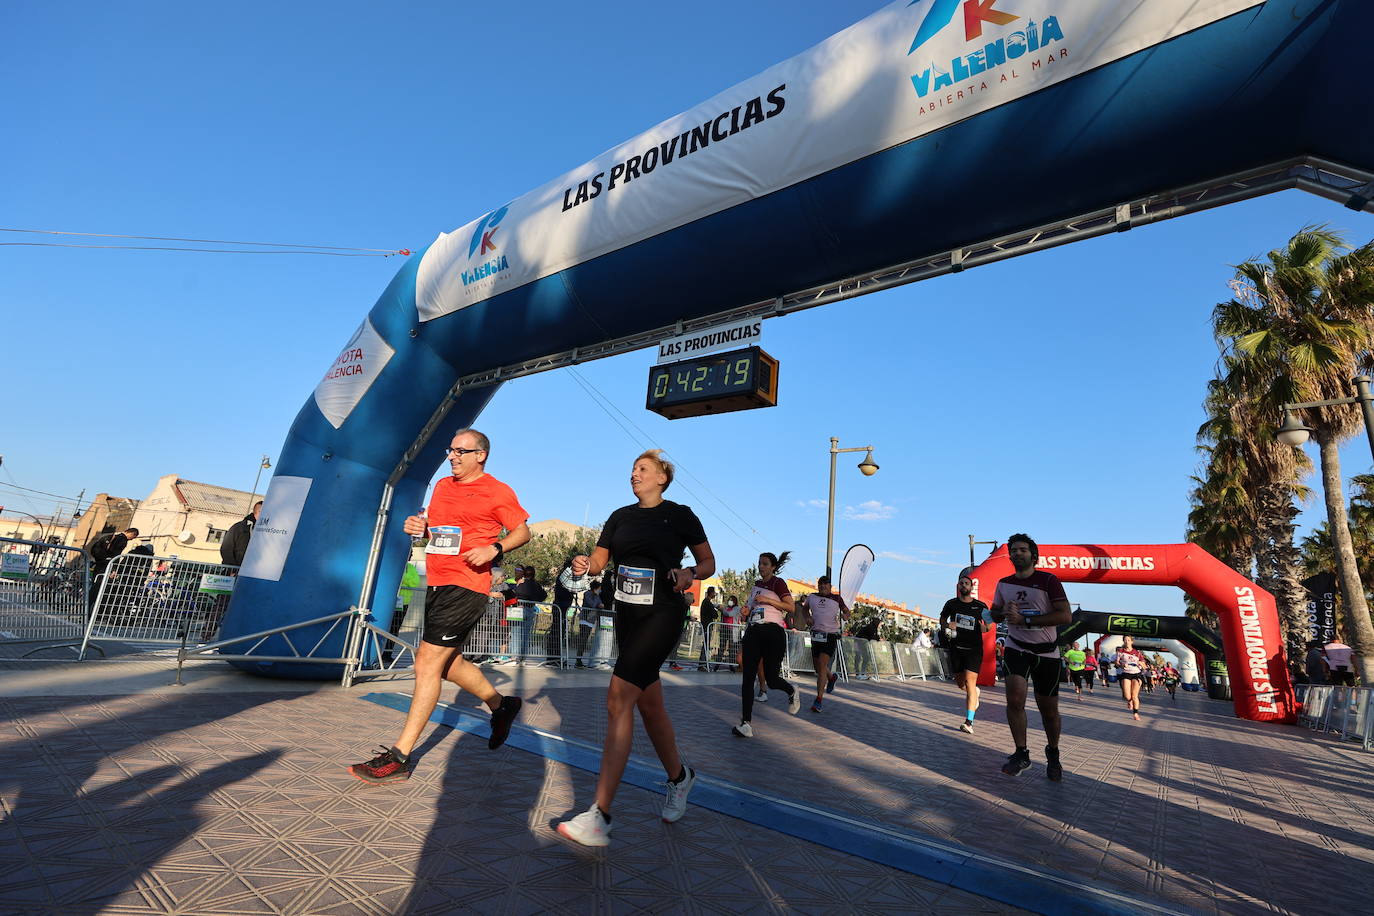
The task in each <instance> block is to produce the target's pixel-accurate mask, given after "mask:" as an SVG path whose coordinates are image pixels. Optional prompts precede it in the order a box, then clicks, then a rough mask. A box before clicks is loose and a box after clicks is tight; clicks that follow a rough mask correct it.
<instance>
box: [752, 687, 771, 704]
mask: <svg viewBox="0 0 1374 916" xmlns="http://www.w3.org/2000/svg"><path fill="white" fill-rule="evenodd" d="M754 702H755V703H767V702H768V691H767V690H760V691H757V692H756V693H755V694H754Z"/></svg>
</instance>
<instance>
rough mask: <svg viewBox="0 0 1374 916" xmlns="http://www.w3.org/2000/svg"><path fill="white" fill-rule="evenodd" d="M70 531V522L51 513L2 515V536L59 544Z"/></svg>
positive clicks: (0, 534) (0, 524) (0, 535)
mask: <svg viewBox="0 0 1374 916" xmlns="http://www.w3.org/2000/svg"><path fill="white" fill-rule="evenodd" d="M63 517H64V518H65V516H63ZM70 531H71V525H70V524H68V523H66V522H63V521H61V520H60V519H58V518H54V517H53V516H51V515H23V516H21V515H16V514H13V513H11V514H9V515H0V537H5V538H14V539H15V540H19V541H48V542H49V543H53V544H57V543H63V542H64V539H65V538H66V537H67V534H68V532H70ZM52 538H57V539H58V540H56V541H54V540H52Z"/></svg>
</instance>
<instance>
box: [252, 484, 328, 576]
mask: <svg viewBox="0 0 1374 916" xmlns="http://www.w3.org/2000/svg"><path fill="white" fill-rule="evenodd" d="M310 483H311V480H310V478H309V477H273V478H272V485H271V486H270V487H268V488H267V495H266V496H265V497H263V501H262V512H261V513H259V515H258V521H257V524H255V525H254V526H253V537H252V539H251V540H250V541H249V542H248V553H247V555H245V556H244V558H243V568H242V569H240V570H239V575H240V576H247V577H249V578H251V579H267V580H268V581H271V582H277V581H279V580H280V579H281V571H282V568H283V567H284V566H285V565H286V558H287V556H288V555H290V553H291V542H292V541H293V540H294V539H295V537H296V528H297V526H298V525H299V524H300V520H301V512H302V511H303V510H304V509H305V498H306V497H307V496H308V495H309V494H310Z"/></svg>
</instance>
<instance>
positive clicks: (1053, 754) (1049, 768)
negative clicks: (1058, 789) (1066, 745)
mask: <svg viewBox="0 0 1374 916" xmlns="http://www.w3.org/2000/svg"><path fill="white" fill-rule="evenodd" d="M1045 777H1046V778H1047V779H1051V780H1053V781H1054V782H1059V781H1061V780H1062V779H1063V778H1064V765H1063V764H1061V763H1060V762H1059V749H1058V748H1050V747H1047V748H1045Z"/></svg>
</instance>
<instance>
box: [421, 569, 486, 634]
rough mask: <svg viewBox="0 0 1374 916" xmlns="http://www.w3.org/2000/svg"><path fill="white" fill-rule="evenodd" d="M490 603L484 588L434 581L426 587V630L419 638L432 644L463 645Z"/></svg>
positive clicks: (484, 614)
mask: <svg viewBox="0 0 1374 916" xmlns="http://www.w3.org/2000/svg"><path fill="white" fill-rule="evenodd" d="M490 607H491V600H490V598H489V597H488V596H486V595H484V594H482V593H481V592H474V591H473V590H472V589H470V588H463V587H462V586H461V585H431V586H429V587H428V588H426V589H425V632H424V635H423V636H422V637H420V638H421V640H422V641H424V642H427V643H429V644H430V645H432V646H443V647H444V648H445V649H455V648H456V649H462V648H463V645H464V644H465V643H466V642H467V641H468V634H469V633H471V632H472V628H473V627H475V626H477V622H478V621H479V620H481V619H482V618H483V617H485V616H486V613H487V609H488V608H490Z"/></svg>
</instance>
